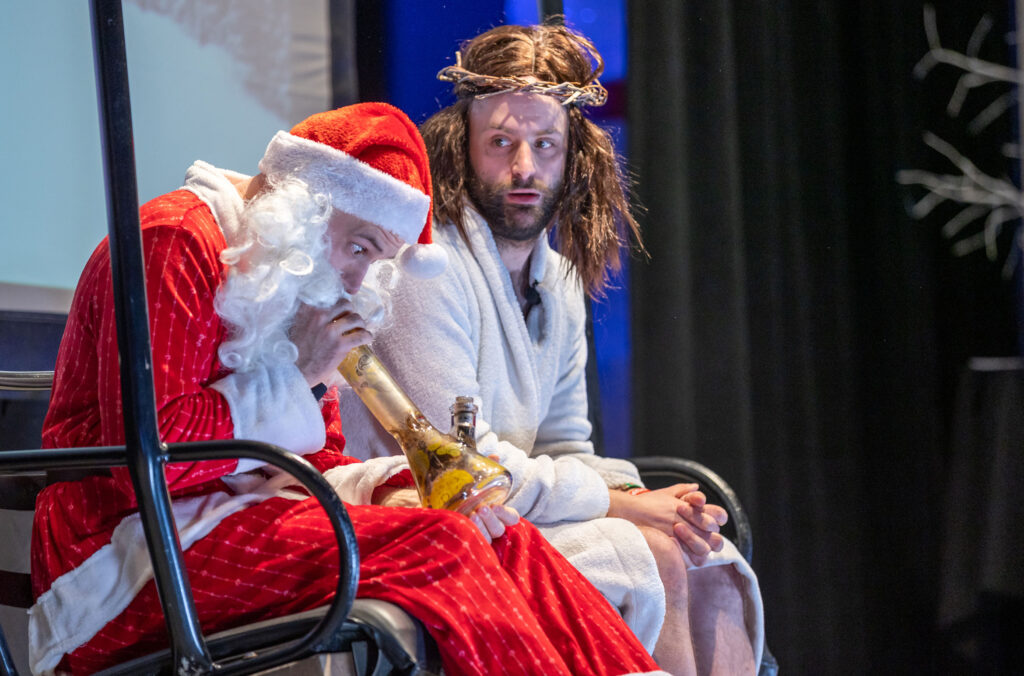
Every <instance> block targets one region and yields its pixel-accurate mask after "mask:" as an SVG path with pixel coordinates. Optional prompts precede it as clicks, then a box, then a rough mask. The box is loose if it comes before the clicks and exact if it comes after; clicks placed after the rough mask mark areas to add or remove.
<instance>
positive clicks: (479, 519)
mask: <svg viewBox="0 0 1024 676" xmlns="http://www.w3.org/2000/svg"><path fill="white" fill-rule="evenodd" d="M469 520H470V521H472V522H473V523H474V524H476V527H477V528H479V529H480V532H481V533H483V534H484V539H486V540H487V542H490V541H491V540H493V539H494V538H500V537H501V536H502V535H504V534H505V527H506V526H514V525H515V524H516V522H518V521H519V512H517V511H516V510H514V509H512V508H511V507H506V506H505V505H484V506H483V507H480V508H479V509H477V510H476V511H475V512H473V515H472V516H471V517H469Z"/></svg>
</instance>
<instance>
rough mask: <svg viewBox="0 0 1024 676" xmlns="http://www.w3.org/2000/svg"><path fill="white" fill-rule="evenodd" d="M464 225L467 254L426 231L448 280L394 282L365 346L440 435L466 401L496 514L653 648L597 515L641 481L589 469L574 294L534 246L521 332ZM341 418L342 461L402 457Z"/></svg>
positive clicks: (757, 616) (645, 611)
mask: <svg viewBox="0 0 1024 676" xmlns="http://www.w3.org/2000/svg"><path fill="white" fill-rule="evenodd" d="M466 216H467V218H466V225H467V234H468V238H469V246H468V247H467V246H466V242H465V241H464V240H462V238H461V236H460V235H459V233H458V230H457V229H456V228H455V227H454V226H451V225H447V226H441V227H438V226H435V228H434V241H435V242H437V243H439V244H441V245H442V246H444V247H445V249H446V250H447V252H448V258H449V264H448V267H447V269H446V270H445V271H444V273H442V274H441V275H440V276H439V277H436V278H434V279H430V280H420V279H417V280H408V283H404V282H403V280H402V279H399V280H398V282H397V285H396V288H395V289H394V293H393V295H392V298H391V301H392V321H391V323H390V325H387V326H385V327H383V328H382V329H379V330H378V331H377V332H376V333H375V337H374V342H373V347H374V349H375V350H376V352H377V354H378V355H379V356H380V358H381V359H382V360H383V362H384V363H385V364H386V365H387V366H388V368H389V369H390V370H391V372H392V375H394V376H395V379H396V380H397V381H398V382H399V383H401V384H402V386H403V387H404V388H405V390H406V392H407V393H408V394H409V397H410V398H411V399H412V400H413V402H415V403H416V405H417V406H418V407H419V408H420V410H421V411H422V412H423V414H424V415H425V416H426V417H427V419H428V420H429V421H430V422H431V423H433V424H434V425H435V426H437V427H438V428H439V429H441V430H443V431H447V429H448V427H449V425H450V413H449V407H450V406H451V405H452V403H453V402H454V401H455V397H456V396H472V397H473V398H474V400H475V402H476V404H477V406H478V407H479V412H478V414H477V448H478V450H479V451H480V452H482V453H484V454H497V456H498V457H499V460H500V462H501V463H502V464H503V465H504V466H505V467H507V468H508V469H509V471H510V472H511V473H512V477H513V491H512V495H511V497H510V499H509V502H508V504H509V505H510V506H511V507H514V508H515V509H516V510H518V511H519V513H520V514H522V515H523V517H524V518H526V519H529V520H530V521H532V522H533V523H534V524H535V525H537V526H539V527H540V528H541V530H542V531H543V532H544V533H545V535H547V536H548V538H549V540H550V541H551V542H552V544H554V545H555V547H556V548H557V549H558V550H559V551H561V552H562V554H564V555H565V556H566V557H567V558H568V559H569V560H570V561H571V562H572V563H573V564H574V565H575V566H576V567H577V568H578V569H579V570H580V571H581V572H582V573H583V574H584V575H585V576H586V577H587V578H588V579H589V580H590V581H591V582H592V583H593V584H594V585H595V586H596V587H597V588H598V589H599V590H600V591H601V592H602V593H603V594H604V595H605V597H606V598H608V600H609V601H610V602H611V603H612V604H613V605H614V606H616V607H617V608H618V609H619V611H620V612H621V613H622V615H623V618H624V619H625V620H626V622H627V623H628V624H629V626H630V627H631V628H632V629H633V631H634V632H635V633H636V635H637V636H638V637H639V638H640V640H641V641H642V642H643V644H644V645H645V646H646V647H647V649H648V650H652V649H653V647H654V644H655V642H656V640H657V637H658V634H659V632H660V630H661V624H662V621H663V619H664V614H665V593H664V589H663V588H662V585H661V581H660V578H659V576H658V570H657V567H656V565H655V562H654V558H653V556H652V555H651V553H650V550H649V548H648V547H647V544H646V541H645V540H644V538H643V536H642V535H641V534H640V531H639V530H638V529H637V528H636V527H635V526H634V525H633V524H631V523H629V522H628V521H625V520H622V519H610V518H607V517H605V515H606V514H607V513H608V501H609V498H608V488H609V487H615V486H621V485H622V484H624V483H635V484H639V483H641V482H640V479H639V475H638V473H637V470H636V467H635V466H634V465H633V464H632V463H629V462H627V461H624V460H618V459H615V458H603V457H599V456H597V455H595V453H594V447H593V445H592V444H591V442H590V432H591V426H590V422H589V420H588V417H587V388H586V380H585V367H586V362H587V342H586V333H585V329H586V310H585V305H584V295H583V291H582V287H581V286H580V284H579V282H578V279H577V278H576V277H575V275H573V274H572V273H571V272H570V264H569V262H568V261H567V260H566V259H565V258H563V257H562V256H561V255H559V254H558V253H556V252H555V251H552V250H551V248H550V247H549V246H548V243H547V240H546V238H543V237H542V238H540V240H538V242H537V246H536V248H535V249H534V251H533V254H532V255H531V257H530V270H529V274H530V283H531V284H532V285H533V287H534V289H536V291H537V293H538V294H539V296H540V303H539V304H537V305H535V306H534V307H533V308H532V309H531V310H530V312H529V315H528V316H527V317H526V318H525V320H524V317H523V313H522V311H521V310H520V307H519V303H518V301H517V300H516V296H515V292H514V291H513V288H512V281H511V278H510V276H509V274H508V271H507V270H506V269H505V267H504V264H503V263H502V261H501V258H500V256H499V254H498V250H497V247H496V246H495V243H494V239H493V237H492V236H491V231H490V228H489V227H488V226H487V224H486V223H485V222H484V221H483V219H482V217H481V216H479V215H478V214H477V213H476V212H475V211H472V210H467V212H466ZM341 412H342V420H343V426H344V429H345V431H346V439H347V445H346V448H345V451H346V453H348V454H350V455H353V456H355V457H359V458H363V459H367V458H371V457H378V456H381V455H393V454H396V453H400V452H401V451H400V449H399V447H398V445H397V444H396V443H395V441H394V440H393V439H392V438H391V437H390V436H389V435H388V434H387V433H386V432H385V431H384V430H383V429H382V428H381V427H380V426H379V425H377V424H375V422H374V420H373V418H372V416H371V414H370V413H369V411H368V410H367V409H366V408H365V407H364V406H363V405H362V402H360V401H359V399H358V397H357V396H356V395H355V394H354V393H353V392H352V391H351V390H348V391H346V392H344V393H343V395H342V400H341ZM717 563H735V564H736V565H737V568H738V569H739V570H740V571H741V572H743V573H744V574H745V576H746V577H747V579H748V580H749V589H748V592H749V593H748V596H749V597H750V602H749V603H748V604H747V605H748V606H749V607H750V613H749V618H748V626H750V627H751V631H752V633H753V634H754V637H755V656H756V657H757V658H758V659H760V652H761V646H762V641H761V636H762V633H763V632H762V619H761V600H760V594H759V591H758V588H757V580H756V577H755V576H754V573H753V571H752V570H751V569H750V567H749V566H748V565H747V564H746V562H745V561H744V560H743V559H742V557H741V556H740V555H739V553H738V552H737V551H736V549H735V547H732V546H731V544H729V545H728V546H727V548H726V550H725V551H723V552H722V553H721V554H720V555H714V556H712V558H711V560H710V561H709V562H708V563H707V564H705V565H715V564H717Z"/></svg>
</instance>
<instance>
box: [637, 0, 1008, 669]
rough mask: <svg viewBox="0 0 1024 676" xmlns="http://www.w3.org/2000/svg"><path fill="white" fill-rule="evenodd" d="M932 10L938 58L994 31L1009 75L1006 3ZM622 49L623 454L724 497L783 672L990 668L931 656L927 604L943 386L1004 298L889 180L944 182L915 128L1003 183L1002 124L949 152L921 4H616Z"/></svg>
mask: <svg viewBox="0 0 1024 676" xmlns="http://www.w3.org/2000/svg"><path fill="white" fill-rule="evenodd" d="M934 5H935V6H936V9H937V13H938V17H939V27H940V33H941V34H942V36H943V40H944V41H945V42H946V43H948V44H949V45H950V46H955V47H959V48H960V49H962V48H963V47H964V46H965V45H966V44H967V41H968V38H969V36H970V33H971V31H972V29H973V28H974V26H975V24H976V23H977V21H978V20H979V19H980V18H981V16H982V14H984V13H985V12H986V11H987V12H990V13H992V14H993V17H994V18H995V19H996V26H995V27H994V28H993V31H992V34H991V36H990V38H989V40H988V41H987V42H986V47H985V51H984V52H983V54H984V55H985V56H987V57H988V58H991V59H994V60H998V61H1002V62H1007V60H1008V59H1009V54H1010V49H1011V48H1010V47H1008V46H1007V44H1006V42H1005V40H1004V38H1005V35H1006V33H1007V32H1008V31H1009V30H1010V29H1009V25H1010V22H1011V18H1010V11H1009V7H1008V6H1007V3H1005V2H1002V1H993V0H977V1H973V2H963V0H941V1H939V2H935V3H934ZM629 44H630V54H629V68H630V70H629V82H628V87H629V137H630V153H629V154H630V165H631V169H632V170H633V172H634V174H635V175H636V177H637V188H636V189H637V195H638V197H639V199H640V202H641V203H642V204H643V205H644V206H645V208H646V213H645V214H644V215H643V219H642V220H643V223H644V226H645V231H646V237H647V245H648V247H649V249H650V251H651V254H652V257H651V260H650V261H649V262H647V263H645V262H643V261H635V262H634V264H633V266H632V289H633V291H632V293H633V297H632V302H633V308H634V315H633V322H632V324H633V344H634V351H635V352H634V369H635V374H634V378H635V381H634V420H635V423H634V429H635V433H634V434H635V438H634V446H633V448H634V454H636V455H654V454H669V455H679V456H684V457H691V458H694V459H697V460H700V461H702V462H705V463H707V464H708V465H710V466H711V467H713V468H714V469H715V470H717V471H719V472H720V473H722V474H723V475H724V476H726V477H727V478H728V479H729V480H730V482H732V483H733V484H734V486H735V487H736V488H737V489H738V491H739V493H740V495H741V497H742V499H743V500H744V502H745V503H746V506H747V507H748V510H749V511H750V512H751V513H752V518H753V522H754V528H755V531H754V534H755V552H754V556H755V567H756V568H757V569H758V570H759V574H760V576H761V579H762V585H763V592H764V596H765V603H766V620H767V629H768V639H769V644H770V646H771V647H772V650H773V652H775V653H776V656H777V657H778V659H779V662H780V663H781V665H782V669H783V673H789V674H866V673H878V674H889V673H912V672H915V673H970V672H971V671H972V670H973V671H975V672H977V673H995V672H996V671H1000V670H1003V669H1004V667H1000V666H998V665H999V664H1000V659H1001V658H999V657H998V656H995V655H993V654H991V653H989V654H987V655H985V656H983V657H982V660H981V661H980V662H978V663H975V664H973V665H972V664H969V663H968V662H967V661H966V659H965V657H964V656H963V655H961V654H960V653H958V652H956V651H954V650H953V649H952V648H951V646H950V641H949V637H948V636H945V635H943V634H942V633H941V632H940V631H939V629H938V627H937V622H936V608H937V605H938V601H939V598H938V597H939V584H938V583H939V578H940V563H939V561H940V555H939V552H940V548H941V533H942V514H943V510H944V509H945V508H946V506H947V505H946V504H945V503H944V494H945V491H946V487H947V486H948V484H949V480H950V477H949V476H948V466H949V458H948V455H949V438H950V434H951V430H950V427H951V412H952V408H953V394H954V388H955V383H956V379H957V374H958V372H959V370H960V369H961V368H962V366H963V364H964V362H965V360H966V359H967V357H968V356H970V355H973V354H1012V353H1014V352H1015V350H1016V342H1015V341H1016V338H1015V332H1014V321H1015V319H1014V314H1013V304H1012V298H1013V294H1012V286H1011V285H1010V284H1009V283H1007V282H1005V281H1004V280H1002V278H1001V277H1000V276H999V266H998V265H993V264H990V263H987V262H986V261H985V260H984V258H983V257H981V256H975V257H971V258H959V259H958V258H955V257H953V256H951V255H950V252H949V245H948V242H946V241H944V240H943V239H942V237H941V236H940V234H939V228H940V226H941V222H942V221H941V220H934V219H933V220H930V221H926V222H923V223H922V222H918V221H913V220H911V219H910V218H909V216H908V215H907V209H906V207H907V204H908V203H909V202H910V201H911V200H912V199H913V198H914V197H915V193H913V191H911V190H909V189H907V188H904V187H901V186H899V185H898V184H897V183H896V181H895V174H896V172H897V171H898V170H899V169H905V168H921V167H924V168H932V169H936V168H942V169H945V168H946V167H945V166H944V165H943V162H942V160H941V159H940V158H937V157H935V156H934V155H933V154H931V153H930V151H928V150H927V149H926V148H925V146H924V145H923V143H922V140H921V135H922V132H923V131H924V130H925V129H930V130H933V131H936V132H939V133H942V134H943V135H945V136H946V137H947V138H948V139H950V140H953V141H955V142H958V143H964V144H967V145H968V147H971V148H972V150H973V151H975V152H973V153H972V154H973V155H974V156H975V157H976V158H977V155H978V154H979V153H980V154H982V155H985V154H986V153H988V158H987V160H986V159H984V158H983V159H982V160H980V161H982V162H986V161H987V162H989V165H988V167H989V168H990V170H991V171H994V172H997V173H998V172H1000V171H1005V170H1006V167H1005V166H1001V165H1000V160H999V159H998V158H997V157H996V155H997V153H996V152H995V151H998V149H999V139H998V138H996V139H995V141H993V138H992V135H995V136H998V135H1001V134H1002V135H1008V134H1009V124H1008V123H1004V124H1002V125H996V126H994V127H993V128H991V129H990V130H989V132H988V134H989V137H988V138H985V137H983V138H980V139H967V138H966V137H965V136H964V137H959V136H957V134H959V133H960V131H958V130H962V129H963V122H961V121H952V120H948V119H946V118H945V113H944V106H945V104H946V101H947V100H948V97H949V95H950V93H951V92H952V87H953V80H952V78H951V76H950V73H949V71H945V72H944V73H943V72H941V71H937V72H936V73H935V74H933V75H932V76H929V78H927V79H926V80H925V81H924V82H919V81H917V80H915V79H914V78H913V77H912V75H911V70H912V68H913V66H914V64H915V63H916V62H917V60H918V59H919V58H920V57H921V56H922V55H923V54H924V52H925V50H926V42H925V37H924V29H923V20H922V3H921V2H908V1H904V0H860V1H854V0H834V1H832V2H824V1H821V0H819V1H818V2H796V1H795V0H771V1H767V0H764V1H762V0H756V1H755V0H744V1H742V2H741V1H730V0H686V1H685V2H679V1H677V0H665V1H662V2H646V1H644V2H639V1H634V2H632V3H631V4H630V7H629ZM981 98H982V99H985V97H984V96H983V97H981ZM987 100H991V99H990V98H989V99H987ZM969 103H970V105H975V102H974V101H973V100H971V101H969ZM986 148H990V149H991V151H987V150H985V149H986ZM916 196H917V197H919V196H920V195H919V194H918V195H916ZM940 216H941V215H940ZM666 374H671V377H668V378H666ZM1022 415H1024V412H1022ZM1022 488H1024V487H1022ZM1021 636H1024V633H1022V634H1021ZM1014 642H1015V643H1019V640H1018V639H1014ZM990 647H991V646H990ZM996 648H997V650H1003V651H1009V650H1012V649H1015V650H1016V651H1017V652H1018V655H1019V651H1020V647H1019V646H1016V647H1015V648H1014V647H1013V646H1010V645H1005V644H1004V645H998V646H996ZM1020 664H1021V663H1020V662H1017V668H1018V669H1024V667H1020ZM1006 670H1007V671H1008V670H1009V669H1006ZM1017 673H1021V672H1020V671H1018V672H1017Z"/></svg>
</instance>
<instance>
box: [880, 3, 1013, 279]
mask: <svg viewBox="0 0 1024 676" xmlns="http://www.w3.org/2000/svg"><path fill="white" fill-rule="evenodd" d="M992 25H993V22H992V19H991V17H989V16H985V17H983V18H982V19H981V20H980V21H979V22H978V25H977V26H976V27H975V29H974V32H973V33H972V34H971V38H970V40H969V41H968V43H967V47H966V49H965V50H964V51H963V52H958V51H955V50H952V49H948V48H946V47H943V46H942V41H941V39H940V38H939V30H938V25H937V23H936V19H935V8H934V7H932V6H931V5H925V7H924V28H925V34H926V36H927V39H928V52H927V53H926V54H925V55H924V56H923V57H922V58H921V60H920V61H918V63H917V65H916V66H915V67H914V75H916V76H917V77H918V78H921V79H923V78H924V77H926V76H927V75H928V73H929V72H930V71H931V70H932V69H933V68H935V67H936V66H939V65H946V66H951V67H953V68H955V69H957V70H959V71H961V75H960V77H959V78H958V79H957V83H956V86H955V87H954V89H953V93H952V95H951V96H950V99H949V103H948V104H947V106H946V112H947V113H948V114H949V115H950V117H957V116H959V114H960V111H961V110H962V109H963V104H964V102H965V101H966V99H967V97H968V95H969V94H970V93H971V92H972V91H973V90H976V89H978V88H980V87H983V86H985V85H988V84H994V83H1003V84H1010V85H1012V86H1013V87H1014V89H1013V90H1011V91H1009V92H1007V93H1005V94H1002V95H999V96H998V97H997V98H995V99H994V100H993V101H992V102H990V103H989V104H988V105H987V106H986V107H985V108H984V109H983V110H982V111H981V113H979V114H978V115H977V116H976V117H975V118H974V119H973V120H972V121H971V122H970V123H969V125H968V131H969V132H970V133H971V134H972V135H977V134H979V133H980V132H981V131H982V130H984V129H985V128H986V127H987V126H988V125H990V124H992V123H993V122H994V121H995V120H997V119H998V118H999V117H1000V116H1002V115H1004V114H1006V113H1007V112H1008V111H1009V110H1011V109H1012V108H1013V106H1014V105H1016V104H1017V92H1018V91H1020V85H1021V81H1022V79H1024V73H1022V72H1021V71H1020V70H1019V69H1016V68H1011V67H1009V66H1004V65H1001V64H998V63H993V62H991V61H986V60H984V59H981V58H979V57H978V54H979V52H980V51H981V46H982V44H983V43H984V41H985V38H986V37H987V36H988V34H989V31H990V30H991V29H992ZM1018 111H1019V107H1018ZM924 142H925V144H926V145H928V147H930V148H932V149H933V150H935V151H936V152H937V153H939V154H940V155H942V156H943V157H945V158H946V159H947V160H949V162H950V163H951V164H952V165H953V167H954V169H955V170H956V171H958V172H959V173H951V174H938V173H935V172H930V171H922V170H914V169H910V170H904V171H900V172H898V173H897V174H896V180H897V181H898V182H899V183H901V184H903V185H917V186H920V187H922V188H924V189H925V195H924V197H922V198H921V199H920V200H918V201H917V202H916V203H915V204H914V205H913V207H912V208H911V215H912V216H914V218H917V219H921V218H924V217H926V216H927V215H928V214H930V213H931V212H932V211H933V210H934V209H935V208H936V207H938V206H939V205H941V204H945V203H948V202H953V203H956V204H959V205H961V206H962V208H959V209H957V211H956V214H955V215H954V216H953V217H952V218H951V219H950V220H949V221H947V222H946V224H945V225H944V226H943V228H942V234H943V235H944V236H945V237H947V238H949V239H952V240H954V243H953V247H952V248H953V252H954V253H955V254H956V255H958V256H963V255H966V254H969V253H972V252H974V251H978V250H982V249H983V250H984V251H985V254H986V256H987V257H988V258H989V259H990V260H993V261H994V260H996V259H997V258H998V255H999V252H998V237H999V235H1000V234H1001V233H1002V231H1003V226H1004V225H1005V224H1006V223H1008V222H1010V221H1014V220H1017V219H1020V218H1021V217H1022V216H1024V193H1022V192H1021V189H1020V188H1019V187H1018V186H1017V185H1015V184H1014V183H1013V182H1012V181H1010V180H1008V179H1005V178H995V177H993V176H990V175H988V174H986V173H985V172H984V171H982V170H981V169H979V168H978V167H977V166H976V165H975V164H974V163H973V162H972V161H971V160H970V159H968V158H967V156H966V155H964V154H963V153H961V152H960V151H959V150H957V149H956V148H955V147H953V145H952V144H950V143H947V142H946V141H944V140H942V139H941V138H939V137H938V136H936V135H935V134H933V133H931V132H926V133H925V134H924ZM1000 150H1001V152H1002V153H1003V154H1004V155H1005V156H1007V157H1011V158H1020V155H1021V152H1020V143H1019V140H1015V141H1014V142H1011V143H1007V144H1004V145H1003V147H1002V148H1001V149H1000ZM977 221H983V228H982V230H981V232H978V233H976V234H972V235H968V236H962V233H963V231H964V230H965V228H967V226H969V225H970V224H972V223H974V222H977ZM1018 236H1019V237H1020V238H1021V244H1022V245H1024V228H1018ZM1011 259H1012V260H1011ZM1015 264H1016V258H1014V257H1009V256H1008V257H1007V260H1006V265H1005V266H1004V269H1003V271H1004V273H1006V274H1007V275H1008V274H1010V273H1011V272H1012V271H1013V266H1014V265H1015Z"/></svg>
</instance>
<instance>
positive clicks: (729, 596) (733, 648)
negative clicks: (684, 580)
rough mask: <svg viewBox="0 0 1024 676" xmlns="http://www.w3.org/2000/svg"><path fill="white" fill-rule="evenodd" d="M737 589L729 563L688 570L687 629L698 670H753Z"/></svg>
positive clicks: (714, 673) (730, 672)
mask: <svg viewBox="0 0 1024 676" xmlns="http://www.w3.org/2000/svg"><path fill="white" fill-rule="evenodd" d="M741 589H742V586H741V576H740V574H739V573H738V572H737V571H736V569H735V568H733V567H732V566H710V567H707V568H700V569H698V570H691V571H690V573H689V590H690V607H689V613H690V631H691V636H692V637H693V652H694V654H695V656H696V664H697V671H698V673H700V674H710V675H712V676H717V675H719V674H722V675H726V674H727V675H729V676H734V675H737V674H754V673H756V670H757V665H755V664H754V649H753V646H751V644H750V635H749V633H748V632H747V626H746V622H745V621H744V616H743V593H742V591H741ZM659 645H660V644H659Z"/></svg>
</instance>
